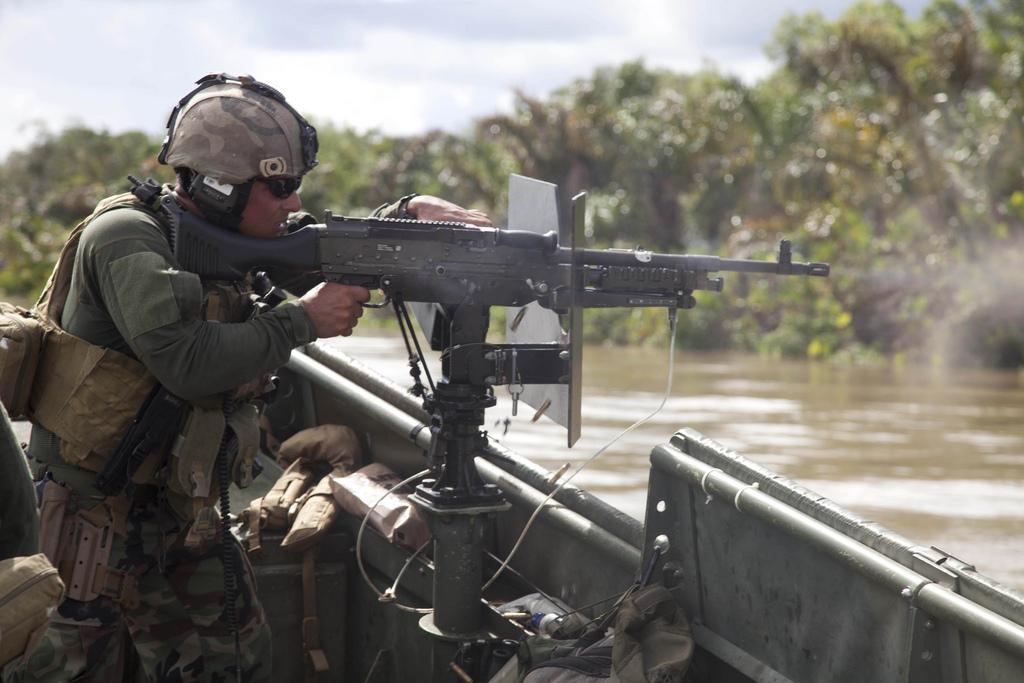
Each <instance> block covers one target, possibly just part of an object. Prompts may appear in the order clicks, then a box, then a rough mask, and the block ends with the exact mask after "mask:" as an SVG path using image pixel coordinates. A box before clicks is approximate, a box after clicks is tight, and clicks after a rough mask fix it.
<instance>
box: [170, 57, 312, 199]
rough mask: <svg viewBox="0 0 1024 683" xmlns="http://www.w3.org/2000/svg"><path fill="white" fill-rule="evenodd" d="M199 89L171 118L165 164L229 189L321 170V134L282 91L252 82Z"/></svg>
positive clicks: (218, 79) (222, 79)
mask: <svg viewBox="0 0 1024 683" xmlns="http://www.w3.org/2000/svg"><path fill="white" fill-rule="evenodd" d="M196 83H197V84H198V85H199V87H198V88H196V89H195V90H193V91H192V92H190V93H189V94H188V95H186V96H185V97H183V98H182V99H181V101H180V102H179V103H178V106H176V107H175V108H174V111H173V112H171V117H170V119H169V120H168V121H167V137H166V138H165V139H164V145H163V149H161V150H160V156H159V157H158V159H159V161H160V163H163V164H168V165H170V166H172V167H174V168H180V167H184V168H189V169H191V170H192V171H195V172H196V173H199V174H201V175H204V176H207V177H209V178H211V179H214V180H216V181H218V182H220V183H225V184H229V185H239V184H241V183H245V182H248V181H249V180H252V179H253V178H270V177H277V176H294V177H301V176H302V175H304V174H305V173H306V172H308V171H309V170H310V169H312V168H313V167H314V166H316V164H317V160H316V152H317V138H316V129H315V128H313V126H311V125H309V123H307V122H306V120H305V119H304V118H302V116H301V115H300V114H299V113H298V112H296V111H295V109H293V108H292V106H291V105H289V104H288V103H287V102H286V101H285V99H284V96H283V95H281V93H279V92H278V91H277V90H275V89H274V88H271V87H270V86H268V85H266V84H264V83H260V82H259V81H257V80H255V79H253V78H252V77H251V76H238V77H235V76H229V75H227V74H219V75H209V76H204V77H203V78H201V79H199V80H198V81H196Z"/></svg>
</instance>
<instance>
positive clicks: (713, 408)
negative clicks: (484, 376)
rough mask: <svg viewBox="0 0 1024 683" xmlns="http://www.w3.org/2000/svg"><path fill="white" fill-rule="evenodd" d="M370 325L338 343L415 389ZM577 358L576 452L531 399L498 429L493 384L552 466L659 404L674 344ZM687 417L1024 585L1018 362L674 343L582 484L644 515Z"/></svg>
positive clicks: (397, 343)
mask: <svg viewBox="0 0 1024 683" xmlns="http://www.w3.org/2000/svg"><path fill="white" fill-rule="evenodd" d="M370 334H377V333H370ZM370 334H367V335H365V336H364V335H359V334H358V333H357V335H356V336H353V337H350V338H348V339H343V340H339V342H338V348H341V349H342V350H344V351H346V352H348V353H350V354H351V355H353V356H355V357H356V358H359V359H360V360H361V361H363V362H365V363H367V364H368V365H370V366H371V367H374V368H376V369H377V370H378V371H380V372H382V373H383V374H385V375H386V376H388V377H389V378H391V379H392V380H395V381H397V382H399V383H400V384H403V385H408V384H409V382H408V381H407V380H408V369H407V363H406V359H405V351H404V347H403V346H402V343H401V340H400V339H395V338H390V337H374V336H370ZM433 355H436V354H433ZM431 366H432V368H433V372H434V376H435V378H436V377H437V374H438V372H437V365H436V364H434V363H433V362H432V363H431ZM583 369H584V372H583V435H582V437H581V439H580V441H579V442H578V443H577V444H576V446H575V447H573V448H572V449H568V448H566V447H565V431H564V430H563V429H562V428H561V427H559V426H558V425H556V424H554V423H552V422H550V421H548V420H546V419H542V420H541V421H539V422H537V423H531V422H530V417H531V416H532V414H533V412H534V411H533V409H531V408H530V407H528V406H525V405H522V404H521V405H520V409H519V411H518V417H516V418H513V420H512V422H511V425H510V426H509V428H508V431H507V433H504V431H505V430H504V425H503V424H500V422H501V421H503V420H504V418H506V417H510V416H511V401H510V400H509V399H508V392H507V390H506V389H505V387H497V388H496V389H495V393H496V394H497V395H498V397H499V403H498V405H497V406H496V407H494V408H492V409H490V411H489V412H490V417H489V423H488V425H487V427H488V429H489V433H490V434H491V436H493V437H495V438H497V439H498V440H499V441H501V442H502V443H503V444H504V445H505V446H507V447H509V448H512V449H513V450H516V451H518V452H519V453H521V454H523V455H526V456H528V457H530V458H532V459H533V460H535V461H536V462H538V463H540V464H541V465H543V466H545V467H547V468H549V469H557V468H558V467H560V466H561V465H562V464H563V463H565V462H570V463H573V464H578V463H582V462H583V461H585V460H587V459H588V458H589V457H590V456H591V455H593V453H594V452H596V451H597V450H598V449H600V448H601V447H602V446H604V445H605V444H607V443H608V442H609V441H611V440H612V439H613V438H614V437H615V436H617V435H618V434H619V433H620V432H622V431H623V430H624V429H625V428H627V427H628V426H630V425H631V424H632V423H633V422H635V421H637V420H639V419H641V418H643V417H645V416H647V415H649V414H650V413H651V412H652V411H653V410H654V409H655V408H657V406H658V404H659V403H660V402H661V399H662V397H663V395H664V392H665V386H666V380H667V370H668V351H667V350H662V349H645V348H604V347H587V348H586V349H585V351H584V361H583ZM682 427H692V428H694V429H697V430H699V431H700V432H702V433H703V434H705V435H706V436H709V437H712V438H714V439H716V440H717V441H719V442H720V443H722V444H724V445H725V446H727V447H729V448H731V449H733V450H736V451H737V452H739V453H740V454H741V455H744V456H746V457H747V458H750V459H751V460H754V461H756V462H757V463H759V464H761V465H763V466H765V467H767V468H769V469H772V470H774V471H776V472H779V473H780V474H783V475H785V476H787V477H790V478H792V479H795V480H797V481H798V482H800V483H801V484H803V485H804V486H806V487H808V488H810V489H812V490H814V491H816V492H817V493H820V494H822V495H824V496H827V497H828V498H831V499H832V500H834V501H835V502H837V503H839V504H840V505H842V506H843V507H846V508H848V509H849V510H852V511H853V512H855V513H856V514H858V515H860V516H861V517H864V518H866V519H869V520H874V521H876V522H879V523H880V524H882V525H884V526H886V527H888V528H889V529H892V530H893V531H896V532H897V533H899V534H901V535H903V536H906V537H907V538H909V539H910V540H912V541H915V542H917V543H921V544H923V545H932V546H936V547H938V548H940V549H942V550H943V551H945V552H947V553H949V554H951V555H954V556H956V557H958V558H959V559H961V560H963V561H965V562H968V563H970V564H974V565H975V566H976V567H977V568H978V569H979V570H980V571H982V572H983V573H985V574H987V575H988V576H990V577H991V578H993V579H996V580H997V581H1000V582H1002V583H1004V584H1006V585H1008V586H1011V587H1013V588H1016V589H1018V590H1024V373H1018V372H995V371H970V372H968V371H962V372H950V371H948V370H943V371H932V370H928V369H921V368H904V369H893V368H892V367H873V366H868V367H860V366H855V367H854V366H843V365H835V364H830V363H815V362H801V361H779V360H772V359H766V358H760V357H756V356H749V355H736V354H703V353H692V352H684V351H677V352H676V357H675V368H674V373H673V385H672V392H671V395H670V397H669V399H668V401H667V403H666V405H665V407H664V408H663V409H662V411H661V412H660V413H658V414H657V415H656V416H655V417H654V418H652V419H651V420H650V421H648V422H647V423H645V424H644V425H642V426H641V427H639V428H638V429H636V430H634V431H632V432H631V433H629V434H628V435H626V436H625V437H623V438H622V439H620V440H619V441H617V442H616V443H615V444H614V445H612V446H611V447H610V448H608V449H607V450H606V451H605V452H604V453H603V454H602V455H601V456H600V457H598V458H597V459H596V460H595V461H594V462H593V463H592V464H591V465H589V466H588V467H587V468H586V469H584V470H583V472H581V473H580V474H579V476H577V477H576V478H575V479H574V480H573V483H574V484H577V485H579V486H582V487H584V488H586V489H588V490H590V491H592V492H593V493H595V494H597V495H599V496H600V497H601V498H603V499H605V500H606V501H608V502H609V503H611V504H613V505H615V506H617V507H619V508H621V509H622V510H625V511H626V512H628V513H629V514H631V515H633V516H634V517H637V518H638V519H643V515H644V507H645V505H646V489H647V475H648V467H649V459H648V458H649V454H650V451H651V448H652V447H654V446H655V445H657V444H659V443H664V442H666V441H667V440H668V439H669V438H670V437H671V435H672V434H673V433H674V432H675V431H676V430H677V429H679V428H682Z"/></svg>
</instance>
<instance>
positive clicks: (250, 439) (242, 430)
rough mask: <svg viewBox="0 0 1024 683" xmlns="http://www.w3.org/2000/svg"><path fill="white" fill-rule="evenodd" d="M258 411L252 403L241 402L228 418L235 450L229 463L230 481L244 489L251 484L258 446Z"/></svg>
mask: <svg viewBox="0 0 1024 683" xmlns="http://www.w3.org/2000/svg"><path fill="white" fill-rule="evenodd" d="M259 419H260V411H259V409H258V408H257V407H256V405H255V404H253V403H243V404H242V405H240V406H239V407H238V408H236V409H235V411H234V412H232V413H231V416H230V417H229V418H228V427H230V428H231V430H232V431H233V432H234V433H235V439H236V443H237V446H238V448H237V450H236V452H235V459H234V461H233V462H232V463H231V481H233V482H235V485H236V486H237V487H238V488H240V489H244V488H247V487H248V486H249V485H251V484H252V479H253V466H254V464H255V462H256V453H257V452H258V451H259V448H260V426H259V425H260V423H259Z"/></svg>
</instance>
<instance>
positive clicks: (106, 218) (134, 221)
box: [61, 207, 316, 399]
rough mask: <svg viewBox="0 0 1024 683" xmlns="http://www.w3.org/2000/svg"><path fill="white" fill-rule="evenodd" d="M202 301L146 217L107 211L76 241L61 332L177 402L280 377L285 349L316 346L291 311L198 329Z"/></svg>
mask: <svg viewBox="0 0 1024 683" xmlns="http://www.w3.org/2000/svg"><path fill="white" fill-rule="evenodd" d="M203 297H204V292H203V286H202V282H201V281H200V279H199V277H198V276H197V275H195V274H194V273H190V272H187V271H182V270H178V268H177V263H176V262H175V260H174V256H173V255H172V253H171V250H170V247H169V246H168V243H167V239H166V237H165V236H164V232H163V228H162V227H161V226H160V224H159V222H158V221H157V219H156V218H155V217H154V216H152V215H150V214H149V213H147V212H145V211H143V210H140V209H136V208H130V207H125V208H118V209H113V210H110V211H107V212H106V213H104V214H102V215H100V216H99V217H97V218H96V219H95V220H93V222H92V223H90V224H89V226H88V227H87V228H86V229H85V231H84V232H83V233H82V239H81V242H80V243H79V247H78V253H77V255H76V258H75V268H74V274H73V277H72V282H71V288H70V291H69V294H68V301H67V304H66V306H65V309H64V314H63V317H62V319H61V326H62V327H63V328H64V329H65V330H67V331H68V332H70V333H72V334H74V335H76V336H79V337H81V338H82V339H85V340H86V341H88V342H91V343H93V344H98V345H100V346H105V347H107V348H111V349H114V350H117V351H121V352H122V353H126V354H129V355H132V356H134V357H135V358H137V359H138V360H139V361H141V362H142V363H143V364H144V365H145V366H146V367H147V368H148V369H149V371H150V372H152V373H153V375H154V376H155V377H156V378H157V380H159V381H160V383H161V384H163V385H164V386H165V387H167V389H168V390H169V391H171V393H173V394H176V395H178V396H181V397H182V398H185V399H197V398H200V397H203V396H208V395H210V394H216V393H219V392H222V391H226V390H228V389H231V388H233V387H235V386H238V385H240V384H243V383H244V382H247V381H249V380H252V379H253V378H255V377H258V376H260V375H262V374H263V373H265V372H268V371H270V370H273V369H275V368H277V367H280V366H281V365H282V364H284V363H285V362H286V361H287V360H288V355H289V353H290V352H291V350H292V349H293V348H295V347H296V346H300V345H302V344H306V343H308V342H310V341H313V340H314V339H315V338H316V333H315V330H314V327H313V323H312V321H311V320H310V319H309V316H308V315H306V313H305V311H303V310H302V307H301V306H299V305H298V304H297V303H285V304H282V305H281V306H279V307H278V308H276V309H274V310H271V311H269V312H267V313H265V314H263V315H260V316H258V317H256V318H253V319H252V320H247V321H244V322H235V323H221V322H214V321H206V320H203V319H202V311H203Z"/></svg>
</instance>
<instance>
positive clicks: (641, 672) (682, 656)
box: [499, 584, 693, 683]
mask: <svg viewBox="0 0 1024 683" xmlns="http://www.w3.org/2000/svg"><path fill="white" fill-rule="evenodd" d="M614 623H615V627H614V633H613V635H611V636H607V637H604V634H603V633H601V632H597V631H590V632H588V633H586V634H584V635H583V636H581V637H580V638H579V639H578V640H577V641H575V642H572V641H558V640H551V639H548V638H544V637H543V636H533V637H532V638H527V639H526V640H525V641H524V642H523V643H522V644H520V646H519V653H518V660H519V661H518V668H519V671H520V672H524V671H525V676H524V677H523V678H522V680H523V683H596V682H598V681H617V682H618V683H678V682H681V681H682V680H683V677H684V676H685V675H686V670H687V669H688V668H689V665H690V659H691V658H692V657H693V636H692V635H691V633H690V625H689V622H688V620H687V618H686V615H685V614H684V613H683V611H682V609H681V608H680V607H679V606H678V605H677V604H676V602H675V599H674V598H673V597H672V594H671V593H670V592H669V591H668V589H667V588H665V587H664V586H661V585H659V584H652V585H650V586H646V587H644V588H640V589H638V590H637V591H636V592H634V593H632V594H631V595H629V596H628V597H626V598H625V599H624V600H623V601H622V603H621V604H620V605H619V607H618V609H617V611H616V614H615V622H614ZM499 673H500V672H499Z"/></svg>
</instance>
